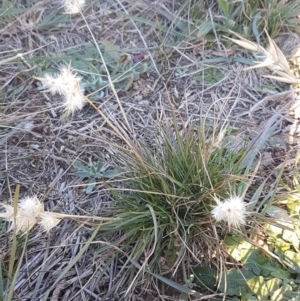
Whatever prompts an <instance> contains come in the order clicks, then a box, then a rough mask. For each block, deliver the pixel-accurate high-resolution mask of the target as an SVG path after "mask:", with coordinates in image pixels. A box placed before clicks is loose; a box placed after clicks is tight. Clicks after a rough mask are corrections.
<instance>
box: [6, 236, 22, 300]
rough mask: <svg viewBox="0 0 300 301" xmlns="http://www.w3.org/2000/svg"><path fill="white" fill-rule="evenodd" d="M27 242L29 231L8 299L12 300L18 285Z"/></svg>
mask: <svg viewBox="0 0 300 301" xmlns="http://www.w3.org/2000/svg"><path fill="white" fill-rule="evenodd" d="M14 236H15V235H14ZM27 242H28V233H27V235H26V240H25V244H24V247H23V250H22V254H21V256H20V258H18V260H19V262H18V266H17V269H16V271H15V274H14V277H13V280H12V282H11V284H10V288H9V292H8V294H7V297H6V298H5V299H6V301H10V300H12V298H13V294H14V288H15V285H16V282H17V279H18V276H19V271H20V268H21V265H22V263H23V257H24V254H25V250H26V246H27Z"/></svg>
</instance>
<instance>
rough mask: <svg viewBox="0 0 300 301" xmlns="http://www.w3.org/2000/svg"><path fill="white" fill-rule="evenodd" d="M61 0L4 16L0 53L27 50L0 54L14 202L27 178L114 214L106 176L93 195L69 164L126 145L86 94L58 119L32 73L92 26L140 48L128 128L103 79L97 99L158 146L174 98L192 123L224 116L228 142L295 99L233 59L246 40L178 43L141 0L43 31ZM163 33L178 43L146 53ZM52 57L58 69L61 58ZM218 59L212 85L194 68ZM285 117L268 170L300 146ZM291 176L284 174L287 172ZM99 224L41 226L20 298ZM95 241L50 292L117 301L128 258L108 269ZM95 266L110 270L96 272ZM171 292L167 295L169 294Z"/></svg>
mask: <svg viewBox="0 0 300 301" xmlns="http://www.w3.org/2000/svg"><path fill="white" fill-rule="evenodd" d="M58 7H59V5H57V3H56V4H55V3H52V1H43V2H38V3H37V4H35V5H34V6H33V8H32V9H31V10H30V11H29V12H26V13H20V14H18V17H12V18H7V21H8V22H9V23H7V24H6V25H5V26H3V25H2V30H1V43H0V44H1V45H0V53H2V56H3V58H2V59H1V58H0V61H2V60H3V59H5V58H6V57H7V56H6V55H7V54H8V53H11V54H12V56H13V55H16V54H17V53H22V54H23V55H21V56H19V57H16V58H15V59H14V60H11V61H7V62H3V61H2V64H0V72H1V78H0V85H1V88H0V97H1V98H0V99H1V107H0V116H1V120H0V153H1V156H0V195H1V202H4V203H6V202H7V201H9V200H10V199H11V198H12V197H13V195H14V191H15V189H16V185H18V184H19V185H20V189H21V193H20V196H21V197H23V196H27V195H37V196H38V197H39V198H40V199H42V200H43V201H44V206H45V210H47V211H53V212H61V213H66V214H72V215H98V216H106V215H107V209H108V208H110V207H111V206H113V199H112V198H111V196H110V195H109V194H108V193H107V192H106V190H105V189H103V185H101V183H100V184H99V185H97V186H96V189H94V190H93V192H92V193H90V194H86V193H85V188H86V183H87V182H86V181H82V180H80V179H79V178H78V177H77V176H76V170H75V169H74V167H73V166H72V164H73V163H74V161H75V160H80V161H81V162H82V163H84V164H86V165H89V164H92V163H95V162H96V161H97V158H98V156H99V154H104V156H105V158H106V159H107V161H108V162H113V163H116V164H118V157H117V156H115V151H114V147H113V145H115V144H117V145H119V146H120V147H123V148H126V145H125V144H124V142H123V141H122V140H121V139H120V138H119V137H117V135H116V134H115V133H114V131H113V130H112V129H111V127H110V126H109V125H108V124H107V123H106V122H105V121H104V120H103V118H102V117H101V116H100V115H99V114H98V113H97V112H96V111H95V109H94V108H92V107H91V106H90V105H89V104H87V105H86V106H85V107H84V108H83V109H82V110H81V111H79V112H77V113H75V114H74V116H71V117H69V118H67V119H66V120H63V121H62V120H61V118H60V117H61V115H62V110H61V108H60V101H61V100H60V98H59V97H57V96H55V97H53V96H51V95H50V94H47V93H43V92H41V91H39V90H38V83H37V81H36V80H34V79H33V78H32V76H40V75H41V74H40V70H41V69H43V68H42V66H41V64H42V60H38V59H36V58H37V57H46V58H49V61H50V62H51V61H52V58H53V57H54V56H55V54H57V53H60V54H61V53H65V52H66V50H67V49H73V50H74V51H75V50H76V49H80V46H81V45H84V44H85V43H91V41H92V37H91V34H90V31H89V29H88V28H87V24H88V26H89V27H90V30H91V32H92V34H93V35H94V38H95V40H96V41H97V42H99V43H100V42H101V41H102V40H108V41H110V42H111V43H112V44H114V45H118V46H119V47H120V49H121V50H122V49H125V50H124V53H129V55H130V56H131V58H133V59H134V58H136V57H137V62H136V63H139V62H140V61H141V60H142V61H143V62H145V63H147V65H148V71H147V72H145V73H144V74H141V75H140V76H138V77H136V78H135V79H134V81H133V84H132V85H131V87H130V88H129V89H128V90H127V91H120V92H118V96H119V100H120V102H121V105H122V108H123V111H124V112H125V114H126V118H127V120H128V123H129V125H130V127H131V131H129V130H128V128H127V125H126V121H125V120H124V117H123V115H122V110H121V109H120V106H119V103H118V101H117V100H116V98H115V95H114V94H113V93H112V91H111V90H109V89H106V90H105V95H104V96H103V97H102V98H101V99H96V100H95V101H94V104H95V106H97V107H98V108H99V109H100V110H101V111H102V112H103V114H105V115H106V116H107V118H108V119H109V120H110V121H111V122H112V123H113V124H114V125H116V126H117V127H118V128H119V129H120V131H122V133H123V134H124V136H125V137H126V138H127V139H131V140H133V139H138V140H139V141H142V142H145V143H147V144H149V145H153V143H154V142H153V141H154V138H155V129H156V126H157V123H158V122H160V123H166V122H167V121H170V118H171V113H170V112H171V109H170V103H171V104H172V106H173V107H174V108H175V112H176V115H177V117H178V119H179V120H182V122H183V124H185V125H187V124H195V125H197V124H199V122H200V120H201V119H203V118H206V120H207V122H208V123H210V124H212V125H213V124H214V121H215V120H216V119H217V118H218V119H219V120H223V121H224V122H225V121H226V120H228V122H229V123H230V125H231V127H232V128H233V129H235V130H236V133H237V134H236V140H237V142H236V141H232V143H239V141H240V139H241V137H242V138H243V137H250V139H251V137H254V136H255V133H257V131H258V130H259V128H260V127H261V126H263V124H264V123H265V122H266V121H267V120H268V119H269V118H271V117H272V116H273V115H274V113H275V112H276V111H278V110H280V109H281V108H282V107H283V106H284V105H285V104H287V103H288V102H292V101H293V100H295V99H296V97H297V94H296V93H294V92H292V91H290V90H289V88H288V87H287V86H284V85H282V84H278V83H276V82H272V81H271V80H270V79H266V78H264V77H263V75H264V74H267V73H268V71H267V70H255V71H254V70H249V71H245V70H244V69H245V65H244V64H242V63H239V62H232V61H231V59H232V58H233V57H235V56H238V55H240V56H241V55H242V54H241V53H242V49H239V48H238V46H234V47H232V49H224V48H222V47H221V48H218V46H217V45H214V48H213V49H211V47H209V48H207V45H206V41H205V39H199V40H196V41H192V42H188V43H184V42H181V41H176V39H175V38H174V37H173V36H171V35H168V33H165V32H164V33H161V32H160V31H159V30H158V29H154V28H153V27H151V26H147V25H146V24H139V23H137V22H136V23H135V24H136V25H134V24H133V23H132V22H130V21H128V19H127V18H125V17H124V16H123V15H122V14H119V12H122V13H128V14H130V15H137V14H140V13H141V11H143V16H148V17H149V18H150V19H152V20H155V18H156V20H157V22H160V23H161V24H162V25H165V26H167V25H168V22H169V21H168V20H167V19H166V18H165V17H164V16H162V15H161V14H158V13H157V12H154V11H153V10H152V9H151V8H145V7H143V5H139V1H138V2H137V3H136V5H131V4H130V3H128V2H123V3H121V1H100V2H99V3H98V2H96V1H95V3H91V4H89V5H88V6H87V7H86V10H85V11H84V17H85V20H84V19H83V17H82V16H81V15H76V16H72V17H70V18H67V22H66V23H65V24H64V23H62V24H61V26H58V27H55V26H54V25H53V27H51V26H50V27H49V29H39V30H36V29H35V27H34V26H33V25H32V24H31V21H36V22H40V23H41V21H42V20H44V18H45V17H46V16H47V15H49V14H50V13H51V11H52V10H54V9H57V8H58ZM169 8H170V9H171V8H172V7H171V6H170V7H169ZM150 16H151V17H150ZM40 23H39V24H40ZM136 26H137V27H136ZM286 41H287V40H285V41H284V43H287V42H286ZM162 42H163V43H164V44H165V45H173V46H172V47H171V46H170V47H164V48H163V47H161V48H160V49H158V50H157V49H156V50H153V51H152V50H150V51H149V52H148V51H144V50H142V51H139V50H138V49H144V48H151V47H158V46H161V45H162ZM291 43H293V45H297V44H300V41H299V40H298V41H295V38H294V41H293V42H291ZM281 47H282V48H283V50H284V51H286V52H288V50H289V49H290V48H289V47H288V46H286V45H284V44H282V45H281ZM141 53H142V54H143V55H142V56H140V54H141ZM140 57H141V58H140ZM213 58H224V59H227V62H222V63H218V64H213V63H204V64H203V63H201V62H203V61H205V60H208V59H213ZM35 59H36V63H35ZM87 59H89V58H87ZM65 63H66V64H68V63H69V61H68V60H66V61H65ZM53 65H54V66H52V67H54V68H55V67H57V62H53ZM211 66H214V67H216V68H217V69H218V70H219V71H221V74H223V76H222V78H221V79H218V80H217V81H215V82H213V83H207V82H205V80H204V79H203V78H202V80H196V79H195V75H200V76H201V74H202V75H203V74H204V70H206V69H207V68H208V67H211ZM37 73H38V74H37ZM285 91H288V92H285ZM280 115H281V119H282V121H281V123H280V125H279V127H278V129H277V131H276V135H275V136H274V137H273V138H274V139H272V140H271V141H269V142H268V144H267V145H265V147H264V151H263V153H262V154H261V156H262V171H261V175H262V176H263V175H265V174H267V173H268V172H269V171H271V170H274V169H275V168H280V167H281V166H282V164H283V162H285V161H286V160H287V162H289V163H293V162H294V160H295V153H296V152H297V149H298V145H299V142H298V137H297V127H298V123H297V120H296V119H295V118H294V116H293V112H292V111H289V108H287V109H285V110H284V111H283V112H282V113H281V114H280ZM292 131H294V132H292ZM291 133H292V134H291ZM233 139H234V138H233ZM291 174H292V170H291V171H290V175H291ZM289 179H290V178H289V172H287V174H286V181H287V182H288V181H289ZM6 230H7V228H5V227H4V226H2V230H1V231H2V232H1V238H0V239H1V240H0V245H1V247H0V258H1V261H3V264H4V267H6V268H7V260H8V258H9V246H10V243H11V242H10V240H9V239H8V237H9V235H8V234H7V232H6ZM91 231H92V229H91V227H90V226H88V225H87V224H85V223H82V224H80V223H78V222H75V221H72V220H70V219H65V220H63V221H62V222H61V223H60V224H59V226H58V227H56V228H55V229H53V230H51V231H50V233H48V234H47V233H42V232H41V231H39V230H37V229H35V230H33V231H32V232H31V233H30V236H29V241H28V245H27V251H26V256H25V260H24V262H23V264H22V267H21V270H20V273H19V276H18V278H17V282H16V285H15V293H16V295H15V297H16V300H40V298H41V296H43V293H44V292H45V291H46V290H47V289H48V288H50V287H51V285H52V284H53V283H54V281H55V280H56V279H57V277H58V276H59V275H60V273H61V272H62V270H63V269H64V268H65V267H66V266H67V265H68V263H69V262H70V261H71V260H72V259H74V257H75V256H76V254H77V253H78V251H79V250H80V249H81V246H82V244H83V243H85V242H86V241H87V240H88V238H89V237H90V235H91ZM22 240H24V237H23V238H20V243H21V242H22ZM95 250H97V244H93V245H92V247H91V248H89V250H88V251H86V252H85V253H84V255H83V256H82V258H81V259H80V260H79V261H78V262H77V263H76V264H75V266H74V267H73V268H72V269H70V271H69V272H68V273H67V274H66V275H65V276H64V277H63V280H62V281H61V282H60V283H59V284H58V285H57V286H56V288H55V289H54V290H53V291H52V293H51V296H50V299H49V300H51V301H56V300H118V299H119V294H120V293H121V292H122V290H124V289H125V288H115V287H114V276H115V275H116V273H117V270H118V269H119V267H120V265H121V264H122V260H123V259H122V258H120V259H115V260H114V261H113V262H112V264H111V266H110V269H109V270H105V271H103V269H102V267H103V261H104V260H105V258H99V257H97V256H95V254H94V251H95ZM99 275H104V276H101V278H99V277H100V276H99ZM144 292H145V291H144ZM152 294H154V292H152V288H149V290H148V291H146V294H141V293H139V292H138V291H137V292H136V295H135V296H132V299H131V300H154V298H153V297H152ZM165 300H171V299H168V298H167V297H166V299H165Z"/></svg>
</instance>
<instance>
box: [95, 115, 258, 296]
mask: <svg viewBox="0 0 300 301" xmlns="http://www.w3.org/2000/svg"><path fill="white" fill-rule="evenodd" d="M231 134H232V133H231V131H230V129H229V127H227V126H226V125H225V124H219V125H217V124H215V125H213V126H207V125H206V121H205V120H204V121H203V123H202V125H200V126H198V127H195V126H193V125H190V126H189V127H184V126H181V125H180V124H179V123H178V122H177V121H176V119H175V115H174V116H173V122H172V124H169V125H166V126H164V127H163V126H158V129H157V136H156V137H157V138H156V141H155V147H154V148H151V147H149V146H146V145H139V146H138V147H135V152H126V153H124V152H123V153H122V154H120V155H121V157H122V159H123V160H124V162H126V163H125V168H124V170H125V172H124V173H123V176H122V177H121V180H120V182H118V183H119V185H121V187H119V188H118V189H114V188H111V192H112V194H113V195H114V198H115V201H116V208H115V210H116V212H117V214H116V215H117V217H118V218H119V220H118V222H116V223H115V222H112V223H109V224H106V225H104V226H103V227H102V231H103V233H106V234H111V233H116V232H118V231H120V232H121V233H123V235H122V237H121V238H119V239H117V240H116V241H114V242H111V245H112V246H113V247H112V248H113V249H114V251H115V252H113V253H114V255H113V257H117V256H118V255H117V254H119V252H121V254H122V256H123V255H124V254H127V255H126V257H127V259H126V263H125V264H124V265H123V267H122V269H121V271H120V275H122V274H124V272H125V271H127V272H128V271H131V272H130V273H129V274H131V275H134V276H133V277H132V278H131V281H130V282H131V284H130V285H129V287H128V285H127V287H128V289H127V291H126V292H125V295H124V296H127V297H128V294H130V293H131V292H132V291H133V289H134V288H135V287H136V286H137V285H138V284H139V283H140V281H141V279H143V283H144V284H145V283H146V282H145V277H146V278H147V277H148V276H149V277H152V276H154V278H157V279H159V280H162V282H163V283H165V284H167V285H169V286H172V287H173V288H176V289H178V290H179V291H181V292H183V293H188V294H196V292H195V291H193V290H191V289H188V283H189V281H190V279H189V276H190V275H191V273H192V266H193V265H197V264H199V263H205V264H207V265H215V267H217V268H219V267H221V266H222V265H223V259H224V258H225V257H226V256H227V255H226V250H225V246H222V244H221V243H220V242H221V240H222V239H223V238H224V235H225V233H228V231H234V232H236V233H237V232H239V231H238V230H239V229H237V228H235V229H233V228H230V227H228V225H227V223H222V222H221V223H220V224H218V223H217V222H216V221H215V220H214V219H213V217H212V214H211V211H212V209H213V207H214V206H216V205H217V204H216V200H224V199H227V198H229V197H231V196H241V197H244V196H245V194H246V190H247V187H249V181H250V178H251V177H249V169H250V168H249V164H250V165H251V164H252V163H253V159H254V156H255V155H252V157H251V160H249V158H250V157H249V153H250V152H252V151H253V150H256V147H252V148H251V150H249V151H247V150H246V148H245V147H243V144H244V143H245V141H241V143H240V144H239V146H234V145H232V143H230V137H231ZM252 146H253V145H252ZM253 153H255V151H254V152H253ZM137 154H138V155H137ZM245 162H247V164H246V165H245ZM120 183H121V184H120ZM242 228H243V229H244V230H245V228H244V226H242ZM100 231H101V230H100ZM244 232H245V233H246V232H247V231H246V230H245V231H244ZM245 235H246V234H245ZM104 250H107V247H106V248H104V249H102V250H99V252H100V253H101V252H103V251H104ZM120 250H121V251H120ZM196 250H197V251H196ZM199 252H200V253H201V254H202V256H199ZM141 262H142V264H140V263H141ZM145 272H146V274H147V273H148V275H146V276H145ZM171 272H173V273H175V272H176V280H177V283H176V284H174V283H173V282H171V280H169V279H168V278H165V277H162V276H161V275H162V274H164V273H171ZM122 281H125V280H124V278H122ZM179 283H183V284H186V285H187V286H183V285H179ZM118 285H120V284H118ZM123 285H124V283H123ZM186 290H188V292H187V291H186Z"/></svg>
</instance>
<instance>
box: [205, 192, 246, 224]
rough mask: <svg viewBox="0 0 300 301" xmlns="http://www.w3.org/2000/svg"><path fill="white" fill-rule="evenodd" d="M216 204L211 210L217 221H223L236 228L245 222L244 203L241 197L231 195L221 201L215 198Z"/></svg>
mask: <svg viewBox="0 0 300 301" xmlns="http://www.w3.org/2000/svg"><path fill="white" fill-rule="evenodd" d="M216 202H217V205H216V206H214V208H213V210H212V211H211V215H212V217H213V218H214V219H215V220H216V221H217V222H220V221H224V222H226V223H227V224H228V226H229V229H230V227H231V226H233V227H234V228H238V227H239V226H241V225H244V224H245V223H246V203H245V202H244V201H243V198H241V197H238V196H231V197H230V198H228V199H226V200H224V201H223V202H221V201H219V200H216Z"/></svg>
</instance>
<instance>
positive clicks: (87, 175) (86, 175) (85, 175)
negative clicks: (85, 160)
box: [76, 170, 92, 179]
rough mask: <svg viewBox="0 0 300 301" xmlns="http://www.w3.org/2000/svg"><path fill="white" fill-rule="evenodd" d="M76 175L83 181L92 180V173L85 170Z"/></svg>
mask: <svg viewBox="0 0 300 301" xmlns="http://www.w3.org/2000/svg"><path fill="white" fill-rule="evenodd" d="M76 175H77V176H78V177H79V178H82V179H84V178H90V177H91V176H92V174H91V172H90V171H84V170H80V171H77V173H76Z"/></svg>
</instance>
